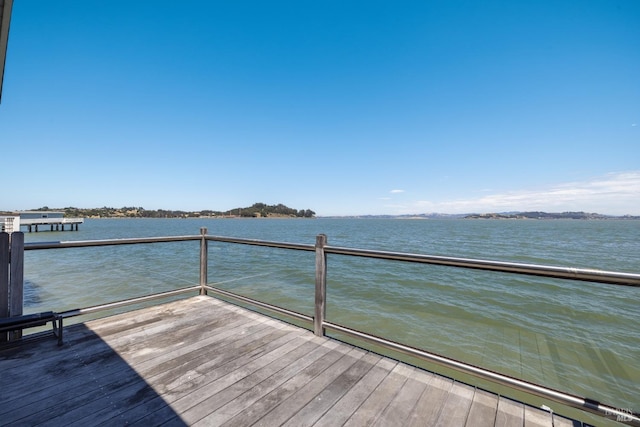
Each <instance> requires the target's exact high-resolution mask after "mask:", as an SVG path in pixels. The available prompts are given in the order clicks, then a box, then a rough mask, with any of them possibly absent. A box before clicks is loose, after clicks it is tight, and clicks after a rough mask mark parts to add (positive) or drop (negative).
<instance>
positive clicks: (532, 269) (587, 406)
mask: <svg viewBox="0 0 640 427" xmlns="http://www.w3.org/2000/svg"><path fill="white" fill-rule="evenodd" d="M200 231H201V234H200V235H189V236H165V237H143V238H126V239H107V240H85V241H66V242H34V243H27V244H25V245H24V249H25V250H37V249H60V248H72V247H91V246H110V245H128V244H146V243H162V242H175V241H194V240H200V242H201V247H200V262H201V270H200V274H201V277H200V285H198V286H193V287H188V288H183V289H178V290H173V291H168V292H163V293H159V294H153V295H147V296H143V297H138V298H132V299H129V300H123V301H117V302H113V303H108V304H102V305H99V306H93V307H87V308H83V309H76V310H69V311H66V312H63V313H61V315H62V316H63V317H72V316H78V315H82V314H88V313H93V312H96V311H100V310H107V309H113V308H117V307H122V306H126V305H131V304H136V303H140V302H145V301H150V300H153V299H158V298H165V297H168V296H174V295H179V294H182V293H187V292H192V291H195V290H198V289H199V290H200V293H201V294H206V291H211V292H214V293H217V294H219V295H222V296H225V297H228V298H232V299H235V300H237V301H241V302H243V303H247V304H251V305H254V306H256V307H260V308H263V309H266V310H269V311H272V312H276V313H279V314H283V315H286V316H290V317H293V318H295V319H298V320H302V321H306V322H312V323H313V326H314V332H315V333H316V334H317V335H324V331H325V328H326V329H330V330H333V331H336V332H339V333H343V334H346V335H349V336H352V337H355V338H359V339H363V340H365V341H368V342H372V343H374V344H376V345H380V346H383V347H386V348H389V349H392V350H395V351H399V352H401V353H404V354H408V355H411V356H414V357H417V358H420V359H422V360H425V361H428V362H432V363H436V364H439V365H441V366H445V367H448V368H451V369H454V370H456V371H459V372H463V373H466V374H471V375H473V376H476V377H478V378H482V379H485V380H489V381H492V382H495V383H497V384H500V385H504V386H507V387H509V388H512V389H516V390H520V391H525V392H527V393H530V394H533V395H536V396H540V397H544V398H546V399H549V400H551V401H554V402H557V403H561V404H564V405H567V406H570V407H573V408H577V409H581V410H584V411H587V412H591V413H595V414H597V415H600V416H604V417H605V418H615V417H618V419H619V420H620V419H622V420H623V423H625V424H629V425H635V426H640V415H638V414H637V413H629V412H625V411H621V410H620V409H618V408H615V407H613V406H611V405H606V404H602V403H600V402H597V401H594V400H591V399H587V398H582V397H579V396H575V395H571V394H568V393H565V392H561V391H558V390H554V389H551V388H549V387H545V386H542V385H538V384H535V383H530V382H527V381H524V380H520V379H517V378H513V377H509V376H507V375H504V374H500V373H497V372H493V371H490V370H487V369H484V368H480V367H477V366H474V365H470V364H467V363H464V362H460V361H457V360H455V359H450V358H447V357H444V356H441V355H438V354H435V353H430V352H428V351H425V350H422V349H417V348H414V347H411V346H408V345H405V344H401V343H397V342H394V341H391V340H387V339H385V338H380V337H377V336H374V335H371V334H368V333H365V332H361V331H357V330H355V329H351V328H349V327H346V326H342V325H338V324H335V323H331V322H329V321H326V320H325V318H324V317H325V307H326V256H327V254H336V255H346V256H358V257H366V258H375V259H384V260H391V261H403V262H414V263H421V264H434V265H442V266H450V267H458V268H469V269H478V270H488V271H494V272H503V273H514V274H525V275H533V276H544V277H550V278H557V279H569V280H581V281H589V282H597V283H605V284H610V285H621V286H632V287H638V286H640V274H634V273H624V272H615V271H603V270H591V269H580V268H570V267H556V266H548V265H537V264H522V263H512V262H502V261H491V260H480V259H469V258H457V257H446V256H435V255H424V254H411V253H402V252H390V251H378V250H367V249H356V248H345V247H339V246H330V245H327V244H326V242H327V240H326V236H324V235H319V236H318V237H317V239H316V244H315V245H307V244H298V243H287V242H273V241H266V240H256V239H245V238H233V237H222V236H210V235H208V234H207V229H206V228H202V229H201V230H200ZM209 241H215V242H223V243H236V244H245V245H252V246H265V247H272V248H280V249H293V250H303V251H315V253H316V300H315V316H314V317H311V316H307V315H304V314H301V313H297V312H295V311H291V310H288V309H285V308H283V307H278V306H274V305H271V304H267V303H264V302H261V301H258V300H254V299H252V298H248V297H245V296H242V295H238V294H235V293H232V292H229V291H226V290H223V289H219V288H216V287H214V286H211V285H209V284H208V283H207V277H206V275H207V269H206V266H203V265H202V263H203V262H204V263H205V264H206V263H207V261H208V259H207V242H209ZM203 275H204V277H202V276H203Z"/></svg>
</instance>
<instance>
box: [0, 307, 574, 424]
mask: <svg viewBox="0 0 640 427" xmlns="http://www.w3.org/2000/svg"><path fill="white" fill-rule="evenodd" d="M0 366H1V367H2V387H1V388H0V425H11V426H30V425H36V424H37V425H43V426H48V425H51V426H59V425H66V426H71V425H82V426H85V425H125V424H133V425H141V426H150V425H160V424H163V425H167V426H181V425H198V426H200V425H202V426H205V425H207V426H212V425H227V426H248V425H253V424H255V425H264V426H274V425H290V426H303V425H316V426H337V425H350V426H365V425H366V426H370V425H381V426H411V425H420V426H435V425H438V426H456V427H458V426H465V425H466V426H526V427H534V426H552V425H553V426H555V427H564V426H581V425H582V424H581V423H579V422H577V421H573V420H568V419H566V418H562V417H559V416H557V415H555V414H550V413H548V412H545V411H542V410H540V409H537V408H533V407H530V406H527V405H524V404H522V403H518V402H515V401H512V400H509V399H506V398H503V397H500V396H497V395H494V394H491V393H488V392H486V391H483V390H480V389H476V388H474V387H472V386H468V385H465V384H462V383H458V382H456V381H454V380H452V379H449V378H445V377H441V376H439V375H435V374H432V373H430V372H427V371H424V370H421V369H418V368H415V367H412V366H410V365H407V364H404V363H400V362H397V361H395V360H392V359H388V358H384V357H381V356H379V355H377V354H375V353H372V352H368V351H366V350H362V349H360V348H357V347H353V346H351V345H348V344H344V343H342V342H339V341H336V340H332V339H330V338H326V337H318V336H316V335H314V334H313V333H312V332H311V331H307V330H305V329H302V328H298V327H296V326H292V325H290V324H287V323H284V322H281V321H279V320H275V319H273V318H270V317H266V316H262V315H260V314H257V313H254V312H252V311H249V310H245V309H243V308H240V307H237V306H235V305H231V304H228V303H225V302H222V301H220V300H218V299H216V298H212V297H208V296H196V297H191V298H188V299H183V300H179V301H175V302H171V303H167V304H164V305H157V306H153V307H149V308H145V309H140V310H136V311H131V312H127V313H123V314H118V315H115V316H111V317H106V318H103V319H98V320H93V321H88V322H86V323H81V324H76V325H71V326H68V327H66V328H65V343H64V345H63V346H62V347H58V346H57V345H56V340H54V339H51V338H50V334H49V335H47V336H46V337H45V336H44V335H43V336H42V337H41V338H38V339H28V338H27V339H26V340H24V342H22V343H18V344H17V345H15V346H13V347H12V346H9V347H4V348H1V347H0Z"/></svg>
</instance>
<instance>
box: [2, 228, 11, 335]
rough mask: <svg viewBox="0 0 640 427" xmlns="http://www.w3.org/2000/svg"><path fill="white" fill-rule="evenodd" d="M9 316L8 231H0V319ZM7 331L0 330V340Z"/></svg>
mask: <svg viewBox="0 0 640 427" xmlns="http://www.w3.org/2000/svg"><path fill="white" fill-rule="evenodd" d="M7 317H9V233H5V232H2V233H0V319H4V318H7ZM5 341H7V333H6V332H0V342H5Z"/></svg>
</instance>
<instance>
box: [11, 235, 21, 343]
mask: <svg viewBox="0 0 640 427" xmlns="http://www.w3.org/2000/svg"><path fill="white" fill-rule="evenodd" d="M10 246H11V253H10V263H11V265H10V268H9V317H14V316H22V304H23V299H24V233H23V232H21V231H17V232H15V233H12V234H11V243H10ZM20 338H22V331H13V332H10V333H9V341H11V340H17V339H20Z"/></svg>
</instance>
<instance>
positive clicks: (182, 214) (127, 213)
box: [32, 203, 316, 218]
mask: <svg viewBox="0 0 640 427" xmlns="http://www.w3.org/2000/svg"><path fill="white" fill-rule="evenodd" d="M32 210H34V211H60V212H64V216H65V217H85V218H202V217H208V218H210V217H227V218H233V217H242V218H272V217H276V218H313V217H315V215H316V213H315V212H314V211H312V210H311V209H300V210H298V209H293V208H289V207H287V206H285V205H283V204H277V205H267V204H265V203H254V204H253V205H252V206H249V207H244V208H235V209H231V210H228V211H214V210H202V211H180V210H165V209H157V210H147V209H144V208H142V207H122V208H110V207H106V206H105V207H102V208H90V209H85V208H76V207H66V208H60V209H55V208H49V207H48V206H44V207H42V208H38V209H32Z"/></svg>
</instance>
